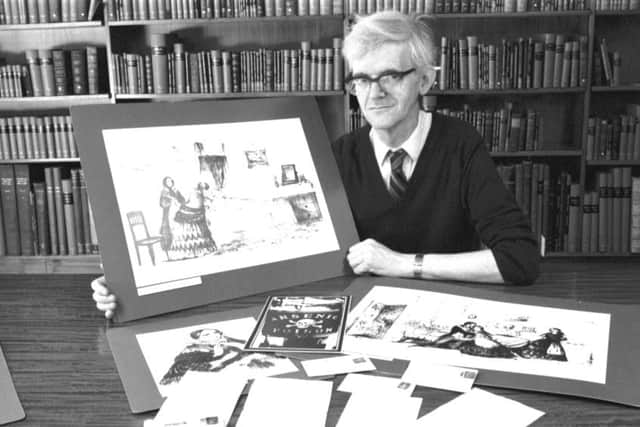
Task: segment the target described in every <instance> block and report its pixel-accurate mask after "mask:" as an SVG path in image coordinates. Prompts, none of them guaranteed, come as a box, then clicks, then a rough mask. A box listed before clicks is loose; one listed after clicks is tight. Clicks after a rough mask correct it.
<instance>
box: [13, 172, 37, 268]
mask: <svg viewBox="0 0 640 427" xmlns="http://www.w3.org/2000/svg"><path fill="white" fill-rule="evenodd" d="M14 173H15V185H16V205H17V208H18V223H19V227H20V255H26V256H31V255H34V254H35V253H34V250H33V240H34V235H33V227H32V223H31V222H32V218H33V211H32V205H31V179H30V176H29V165H24V164H17V165H14Z"/></svg>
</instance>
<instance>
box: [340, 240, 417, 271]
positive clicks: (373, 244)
mask: <svg viewBox="0 0 640 427" xmlns="http://www.w3.org/2000/svg"><path fill="white" fill-rule="evenodd" d="M347 261H348V262H349V265H350V266H351V268H352V269H353V272H354V273H356V274H366V273H373V274H377V275H379V276H395V277H406V276H407V274H408V272H410V271H411V266H412V262H413V261H412V258H411V256H410V255H406V254H402V253H399V252H395V251H392V250H391V249H389V248H387V247H386V246H384V245H383V244H381V243H378V242H377V241H375V240H373V239H367V240H364V241H362V242H360V243H356V244H355V245H353V246H351V247H350V248H349V252H348V253H347Z"/></svg>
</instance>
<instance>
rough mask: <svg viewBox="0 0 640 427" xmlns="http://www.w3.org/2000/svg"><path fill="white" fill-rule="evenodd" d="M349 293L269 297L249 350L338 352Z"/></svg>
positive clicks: (249, 343)
mask: <svg viewBox="0 0 640 427" xmlns="http://www.w3.org/2000/svg"><path fill="white" fill-rule="evenodd" d="M350 301H351V297H349V296H339V297H330V296H270V297H269V298H268V299H267V302H266V304H265V305H264V308H263V309H262V312H261V313H260V317H259V318H258V322H257V323H256V326H255V329H254V331H253V332H252V333H251V336H250V338H249V339H248V340H247V343H246V345H245V349H246V350H254V351H266V352H269V351H277V352H304V353H339V352H340V350H341V349H342V339H343V335H344V328H345V321H346V317H347V313H348V312H349V303H350Z"/></svg>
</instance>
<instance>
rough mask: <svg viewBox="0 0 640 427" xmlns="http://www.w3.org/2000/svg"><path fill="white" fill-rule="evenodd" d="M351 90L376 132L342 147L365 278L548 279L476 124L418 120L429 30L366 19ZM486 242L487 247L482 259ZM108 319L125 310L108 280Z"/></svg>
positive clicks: (348, 47) (349, 41)
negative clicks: (540, 269)
mask: <svg viewBox="0 0 640 427" xmlns="http://www.w3.org/2000/svg"><path fill="white" fill-rule="evenodd" d="M343 52H344V56H345V59H346V60H347V63H348V64H349V66H350V69H351V75H350V76H349V78H348V79H347V90H348V91H349V92H350V93H351V94H353V95H355V96H356V97H357V98H358V102H359V104H360V108H361V110H362V112H363V114H364V117H365V118H366V119H367V122H368V123H369V124H368V125H367V126H365V127H363V128H361V129H358V130H356V131H355V132H353V133H351V134H348V135H345V136H343V137H342V138H340V139H339V140H338V141H336V142H335V143H334V145H333V148H334V154H335V157H336V161H337V162H338V167H339V169H340V173H341V175H342V180H343V183H344V186H345V189H346V191H347V197H348V199H349V203H350V205H351V210H352V212H353V216H354V219H355V222H356V226H357V228H358V233H359V235H360V238H361V239H363V241H362V242H360V243H357V244H355V245H354V246H352V247H351V248H350V249H349V253H348V255H347V260H348V262H349V264H350V265H351V267H352V269H353V271H354V272H355V273H356V274H369V273H373V274H378V275H385V276H396V277H416V278H424V279H450V280H461V281H477V282H493V283H518V284H525V283H531V282H533V281H534V280H535V279H536V277H537V275H538V253H537V247H536V241H535V238H534V236H533V233H532V232H531V229H530V227H529V225H528V222H527V220H526V218H525V217H524V215H523V213H522V211H521V210H520V208H519V207H518V205H517V204H516V202H515V200H514V198H513V197H512V195H511V194H510V193H509V192H508V191H507V189H506V188H505V186H504V184H503V183H502V180H501V179H500V177H499V176H498V174H497V172H496V168H495V166H494V164H493V161H492V160H491V158H490V157H489V154H488V153H487V151H486V149H485V147H484V145H483V143H482V140H481V138H480V135H479V134H478V133H477V132H476V131H475V129H474V128H473V127H471V126H470V125H468V124H466V123H464V122H462V121H459V120H455V119H452V118H448V117H445V116H442V115H439V114H430V113H426V112H424V111H421V110H420V96H422V95H424V94H426V93H427V92H428V91H429V88H430V87H431V85H432V84H433V81H434V79H435V70H434V67H433V64H434V63H435V58H434V56H435V55H436V48H435V46H434V44H433V41H432V37H431V34H430V30H429V28H428V26H427V25H426V24H425V23H424V22H422V21H421V20H419V19H417V18H414V17H408V16H406V15H403V14H401V13H399V12H392V11H390V12H380V13H376V14H373V15H371V16H368V17H365V18H362V19H359V20H358V22H357V23H356V24H355V25H354V27H353V28H352V30H351V32H350V33H349V35H348V36H347V37H346V38H345V42H344V48H343ZM478 236H479V237H480V239H481V240H482V242H483V243H484V245H486V246H487V249H478V247H479V242H478ZM91 287H92V289H93V291H94V293H93V299H94V300H95V301H96V305H97V307H98V309H100V310H102V311H104V312H105V316H106V317H107V318H110V317H111V316H113V313H114V311H115V309H116V301H115V296H114V295H113V294H111V293H110V291H109V289H108V288H107V286H106V283H105V280H104V277H100V278H98V279H95V280H94V281H93V282H92V283H91Z"/></svg>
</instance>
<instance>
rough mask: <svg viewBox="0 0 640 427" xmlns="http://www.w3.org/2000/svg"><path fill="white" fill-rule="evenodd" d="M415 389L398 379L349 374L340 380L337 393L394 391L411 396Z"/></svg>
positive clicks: (413, 386)
mask: <svg viewBox="0 0 640 427" xmlns="http://www.w3.org/2000/svg"><path fill="white" fill-rule="evenodd" d="M415 388H416V385H415V384H411V383H408V382H405V381H403V380H401V379H398V378H390V377H381V376H378V375H366V374H349V375H347V376H346V377H345V378H344V380H342V383H341V384H340V387H338V391H344V392H348V393H359V392H364V393H372V392H377V393H387V392H390V391H395V392H399V393H404V394H406V395H407V396H411V393H413V390H414V389H415Z"/></svg>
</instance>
